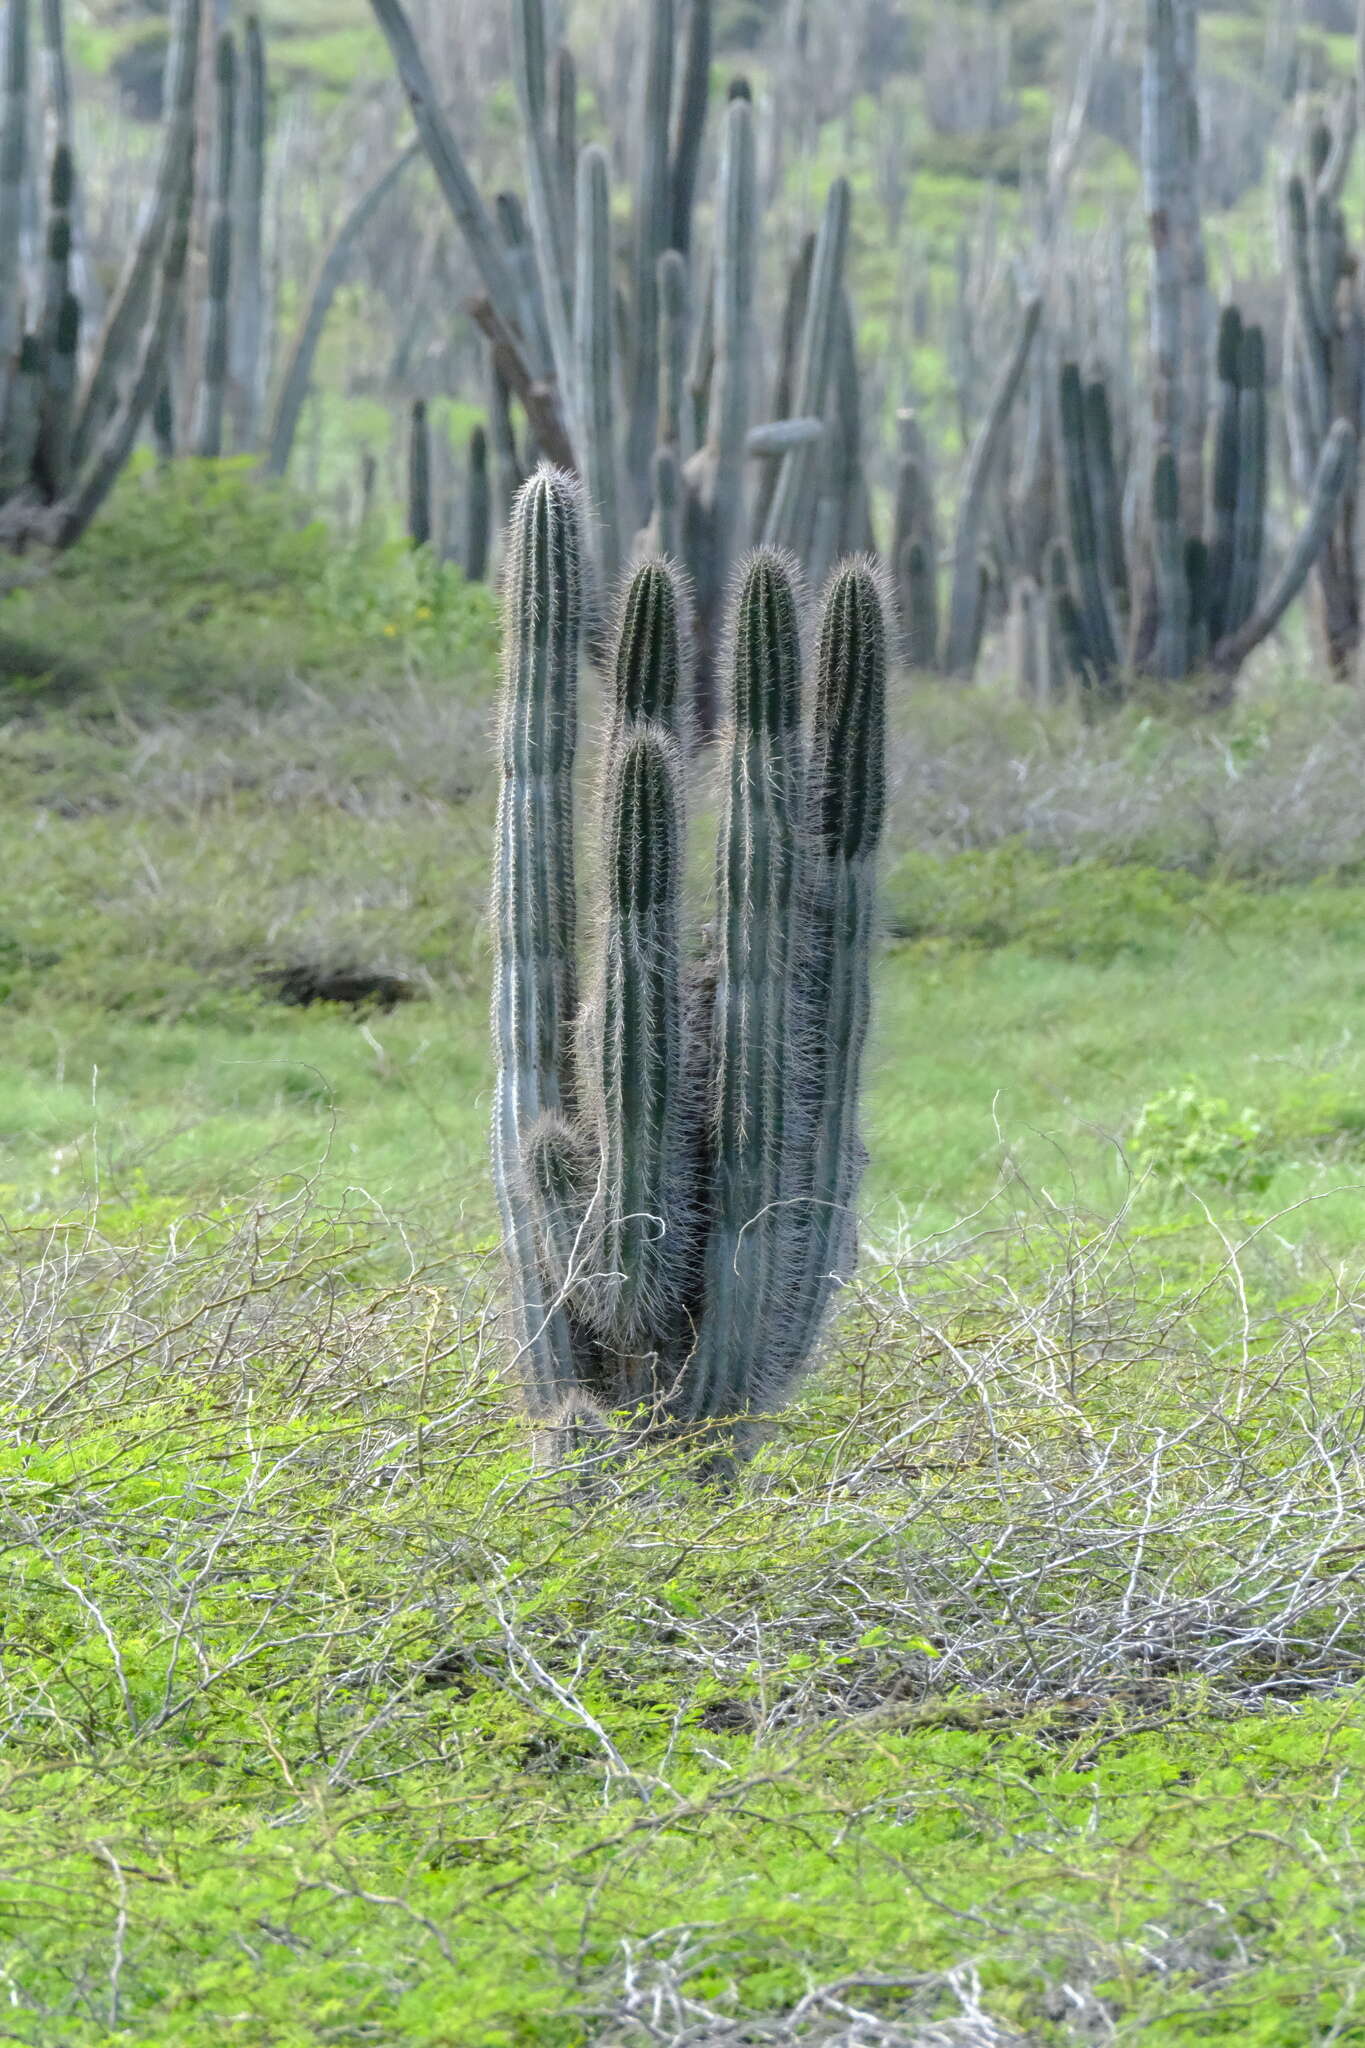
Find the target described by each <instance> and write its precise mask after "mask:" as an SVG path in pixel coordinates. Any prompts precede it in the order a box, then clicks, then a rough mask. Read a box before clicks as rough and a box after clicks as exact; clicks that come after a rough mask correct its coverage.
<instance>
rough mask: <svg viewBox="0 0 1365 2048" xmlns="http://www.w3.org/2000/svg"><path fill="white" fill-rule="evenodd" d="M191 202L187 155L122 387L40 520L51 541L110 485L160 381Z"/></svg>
mask: <svg viewBox="0 0 1365 2048" xmlns="http://www.w3.org/2000/svg"><path fill="white" fill-rule="evenodd" d="M193 208H194V159H193V156H192V155H190V156H187V157H186V159H185V161H184V164H183V167H182V171H181V183H180V190H179V193H178V195H177V197H176V201H175V206H174V210H173V212H172V216H171V221H170V228H169V232H168V234H167V236H166V238H165V242H164V244H163V247H162V253H161V265H160V269H159V270H158V272H157V275H156V278H155V281H154V284H153V290H152V302H151V305H150V307H149V308H148V312H147V318H146V322H145V324H144V326H143V330H142V337H141V341H140V342H139V345H138V349H137V354H136V359H135V361H134V364H133V369H132V374H131V376H130V377H129V380H128V384H127V388H126V389H125V390H124V392H123V394H122V396H121V397H120V399H119V402H118V405H117V407H116V408H115V410H114V412H113V413H112V414H111V415H110V417H109V419H108V421H107V423H106V425H105V427H104V430H103V432H102V433H101V435H100V437H99V440H98V441H97V443H96V445H95V448H94V451H93V453H92V454H91V455H90V456H89V457H88V459H87V460H86V461H85V463H84V464H83V466H82V467H81V468H80V469H79V470H78V469H77V467H76V458H75V456H74V454H73V457H72V465H71V474H72V476H73V478H75V483H74V487H73V488H72V489H71V490H70V491H69V492H68V494H67V495H66V496H65V497H63V498H62V499H60V500H59V501H58V503H57V504H55V505H54V506H52V508H51V510H50V511H49V512H48V514H47V515H46V518H45V520H44V522H43V528H42V535H43V537H44V538H46V539H48V540H50V541H51V543H52V545H53V546H55V547H72V546H73V545H74V544H75V542H76V541H78V540H79V539H80V537H81V535H82V534H83V533H84V532H85V530H86V528H87V527H88V526H89V525H90V522H91V520H92V519H93V518H94V517H95V515H96V513H97V512H98V511H99V510H100V507H101V506H102V505H103V504H104V501H105V499H106V498H107V497H108V495H109V493H110V491H111V490H112V489H113V488H114V485H115V483H116V481H117V480H118V477H119V474H120V472H121V471H122V469H123V466H124V464H125V463H126V462H127V460H128V457H129V455H130V454H131V453H132V450H133V444H134V442H135V441H136V439H137V435H138V429H139V428H140V427H141V425H142V422H143V421H144V419H146V417H147V415H148V413H149V412H150V411H151V409H152V406H153V404H154V403H155V400H156V396H157V393H158V391H159V390H160V389H161V387H162V385H163V383H164V382H165V377H166V359H167V356H168V354H169V351H170V345H171V337H172V335H173V333H174V331H175V324H176V319H177V316H178V314H179V310H180V293H181V287H182V285H183V283H184V277H185V265H186V262H187V260H188V257H189V244H190V217H191V214H192V212H193Z"/></svg>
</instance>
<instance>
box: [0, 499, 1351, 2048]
mask: <svg viewBox="0 0 1365 2048" xmlns="http://www.w3.org/2000/svg"><path fill="white" fill-rule="evenodd" d="M495 648H496V626H495V620H494V617H493V614H492V607H491V604H490V601H489V599H488V597H487V595H486V593H484V592H483V591H476V590H466V589H464V588H463V587H462V585H461V584H460V582H459V579H458V577H457V576H456V575H455V574H454V573H453V572H440V573H437V572H433V571H432V570H431V569H430V568H428V567H425V566H423V565H421V564H419V563H415V562H414V560H413V558H412V557H411V556H410V555H409V554H408V553H407V552H406V551H405V550H403V549H401V548H398V547H390V546H387V545H383V544H368V543H367V544H365V545H363V546H360V547H357V548H354V549H343V548H340V547H338V546H337V545H336V544H335V543H333V542H332V541H331V540H330V539H329V537H328V535H327V534H326V532H325V531H324V530H323V529H321V528H319V527H316V526H311V527H310V526H300V525H299V524H298V522H297V519H296V518H295V517H294V516H293V514H292V511H291V508H290V507H289V505H288V503H287V501H284V500H272V499H270V498H268V497H265V496H261V495H257V494H254V493H253V492H251V491H250V490H249V489H248V488H247V486H246V484H245V481H244V479H243V477H242V475H241V473H240V472H239V471H237V470H236V469H234V468H233V467H232V466H230V465H229V466H226V467H224V468H223V469H221V470H219V471H198V472H196V471H194V470H189V471H187V472H186V474H184V475H179V476H176V477H175V478H174V479H172V480H165V479H158V478H157V477H156V476H155V475H154V474H142V475H139V476H135V477H133V478H131V479H130V480H129V481H128V482H127V483H126V485H125V486H124V488H123V489H122V491H121V494H120V496H119V499H118V501H117V503H116V506H115V508H114V510H113V511H112V512H111V514H110V516H109V518H108V520H107V521H106V522H105V523H103V524H102V525H101V526H100V527H99V528H98V529H97V530H96V532H95V534H94V535H93V536H92V538H91V540H90V542H89V543H88V545H87V546H86V547H85V548H84V549H83V550H82V551H81V552H80V553H79V554H77V555H76V556H74V557H73V558H71V559H70V560H68V561H66V562H63V563H62V564H60V565H59V566H58V568H57V569H56V570H55V571H54V572H53V573H52V574H51V575H42V576H35V577H34V579H33V580H32V581H31V582H30V583H29V584H28V586H27V587H26V588H23V589H20V590H18V591H15V592H12V593H11V595H10V596H9V597H8V598H7V599H6V600H5V602H4V604H3V607H0V665H2V666H3V671H4V680H3V683H2V684H0V794H2V795H3V803H2V804H0V855H2V857H3V871H4V874H5V878H6V886H5V889H4V892H3V910H2V911H0V980H2V981H3V987H4V995H5V1003H4V1017H5V1027H6V1028H5V1059H4V1062H3V1069H0V1183H3V1200H0V1211H2V1212H3V1219H4V1227H3V1238H0V1273H2V1274H3V1278H2V1279H0V1317H3V1321H2V1322H0V1328H2V1329H3V1332H4V1336H3V1349H2V1350H0V1356H3V1359H4V1378H5V1388H4V1391H5V1397H6V1402H7V1409H8V1418H9V1427H8V1431H7V1434H6V1438H5V1447H4V1449H3V1450H0V1486H2V1487H3V1489H4V1502H5V1505H4V1511H3V1522H4V1526H5V1529H6V1532H7V1539H8V1540H7V1544H6V1552H5V1573H6V1591H5V1598H4V1627H3V1648H2V1651H0V1712H2V1713H3V1726H4V1728H5V1731H6V1734H7V1736H8V1741H7V1742H6V1744H5V1759H6V1760H5V1763H4V1765H3V1767H2V1768H3V1772H4V1784H3V1796H0V1816H3V1817H2V1818H0V1837H3V1839H2V1840H0V1861H3V1864H4V1866H5V1867H6V1868H7V1869H8V1870H9V1871H10V1872H11V1873H12V1875H11V1878H10V1880H9V1884H8V1890H7V1895H6V1901H5V1904H4V1906H3V1907H2V1908H0V1915H3V1917H2V1918H0V1962H2V1963H3V1967H4V1970H5V1973H6V1983H7V1985H8V1986H9V1996H8V2002H7V2005H6V2009H5V2021H4V2025H5V2028H6V2030H7V2031H8V2032H9V2034H10V2035H11V2037H12V2038H14V2039H17V2040H22V2041H26V2042H29V2043H31V2044H32V2048H54V2044H58V2043H61V2044H68V2043H69V2044H86V2043H94V2042H104V2041H127V2042H129V2043H137V2044H147V2048H150V2044H153V2043H166V2044H171V2043H174V2044H176V2048H200V2044H203V2048H208V2044H209V2043H214V2044H217V2043H220V2042H221V2041H223V2040H224V2039H232V2040H235V2041H241V2042H243V2043H248V2044H251V2048H299V2044H304V2043H309V2044H311V2043H321V2042H329V2043H356V2044H360V2043H366V2042H376V2041H382V2042H384V2043H386V2044H387V2043H390V2042H400V2041H401V2042H405V2043H406V2042H412V2043H420V2044H431V2048H437V2044H439V2048H456V2044H458V2048H473V2044H486V2048H493V2044H499V2048H521V2044H537V2043H542V2044H547V2048H551V2044H552V2048H568V2044H579V2043H584V2044H586V2043H589V2042H591V2043H593V2044H601V2043H617V2044H631V2048H634V2044H636V2043H641V2044H643V2043H645V2042H647V2041H658V2040H665V2041H675V2040H681V2039H685V2038H689V2036H688V2034H687V2032H686V2029H687V2028H689V2027H690V2028H692V2029H693V2034H692V2036H690V2038H696V2039H698V2040H706V2041H707V2042H712V2041H714V2042H724V2041H733V2042H735V2043H739V2042H741V2041H744V2042H764V2041H772V2042H779V2041H782V2042H788V2041H790V2042H797V2041H811V2042H817V2041H824V2042H829V2041H833V2040H836V2039H838V2040H848V2039H867V2040H869V2041H876V2042H878V2043H888V2044H896V2043H909V2044H916V2048H928V2044H930V2043H958V2044H967V2043H970V2044H972V2048H980V2044H985V2043H1006V2044H1007V2043H1020V2042H1024V2043H1034V2042H1039V2043H1050V2042H1057V2043H1082V2042H1092V2041H1095V2040H1115V2041H1125V2040H1134V2041H1136V2040H1139V2039H1140V2040H1142V2041H1143V2042H1153V2043H1160V2044H1163V2048H1165V2044H1185V2043H1190V2044H1193V2043H1195V2042H1201V2043H1202V2042H1207V2041H1210V2040H1218V2041H1227V2042H1229V2043H1232V2042H1237V2043H1238V2044H1247V2043H1254V2044H1258V2048H1301V2044H1302V2048H1306V2044H1308V2043H1316V2042H1319V2041H1327V2040H1337V2041H1347V2040H1351V2039H1353V2038H1355V2035H1354V2033H1353V2029H1354V2028H1356V2027H1358V2025H1359V2020H1358V2018H1357V2017H1356V2014H1357V2005H1356V2001H1357V1999H1358V1996H1359V1986H1360V1983H1361V1979H1362V1970H1365V1945H1363V1944H1362V1938H1361V1933H1360V1930H1361V1928H1362V1926H1365V1914H1362V1911H1361V1906H1362V1894H1363V1893H1365V1870H1363V1869H1362V1840H1365V1834H1363V1833H1362V1827H1363V1825H1365V1814H1362V1793H1361V1789H1360V1788H1361V1785H1362V1782H1365V1747H1363V1745H1365V1723H1363V1722H1362V1714H1361V1695H1360V1678H1361V1673H1362V1656H1363V1655H1365V1639H1362V1629H1361V1614H1362V1612H1363V1611H1365V1608H1363V1606H1362V1593H1363V1592H1365V1587H1363V1586H1362V1583H1361V1580H1362V1569H1363V1564H1362V1560H1363V1559H1365V1543H1362V1508H1363V1507H1365V1489H1363V1488H1362V1479H1363V1478H1365V1474H1362V1470H1361V1464H1360V1454H1359V1417H1360V1402H1361V1387H1362V1359H1361V1348H1360V1336H1359V1324H1358V1311H1357V1303H1358V1299H1359V1291H1360V1290H1359V1253H1360V1219H1361V1216H1362V1214H1363V1213H1365V1208H1363V1207H1362V1197H1361V1183H1362V1180H1363V1179H1365V1171H1363V1170H1362V1162H1363V1159H1365V1055H1363V1054H1362V1050H1361V1033H1360V1029H1359V1017H1360V1010H1361V1003H1362V1000H1365V981H1363V979H1362V973H1361V965H1360V963H1361V960H1362V957H1365V953H1363V948H1365V819H1362V815H1361V813H1360V807H1359V800H1358V791H1359V787H1360V775H1361V769H1362V763H1363V762H1365V717H1362V715H1361V714H1360V712H1359V711H1358V710H1357V708H1356V707H1355V705H1354V704H1353V703H1349V702H1346V701H1344V700H1341V699H1338V698H1333V697H1331V696H1329V695H1327V694H1325V693H1324V692H1322V691H1321V690H1316V689H1313V688H1311V687H1309V686H1306V685H1303V684H1300V683H1298V682H1297V681H1296V680H1295V679H1294V677H1293V676H1292V675H1280V674H1277V673H1275V672H1273V671H1272V672H1268V673H1267V674H1265V675H1264V676H1263V677H1262V679H1261V682H1260V685H1259V687H1258V688H1257V689H1255V690H1253V691H1252V692H1251V694H1250V696H1249V699H1248V702H1247V703H1246V704H1245V706H1244V707H1243V708H1242V709H1241V710H1239V711H1238V712H1237V713H1235V714H1234V715H1233V716H1232V717H1231V719H1230V720H1229V721H1228V722H1227V723H1225V724H1219V725H1217V726H1214V727H1210V726H1208V725H1207V724H1204V723H1193V724H1191V725H1190V726H1189V727H1188V728H1183V727H1182V725H1181V723H1180V721H1179V719H1178V718H1176V719H1173V720H1167V721H1164V722H1162V723H1161V724H1156V723H1154V722H1153V721H1152V720H1150V719H1148V718H1145V717H1144V716H1143V715H1142V714H1141V713H1140V711H1137V710H1134V711H1132V712H1129V713H1125V714H1124V716H1123V718H1122V719H1120V720H1116V721H1115V722H1114V723H1113V724H1112V725H1110V726H1106V727H1104V728H1100V729H1096V730H1086V729H1084V728H1082V727H1080V726H1078V725H1076V724H1075V723H1073V722H1071V721H1070V720H1069V719H1068V717H1066V716H1065V715H1063V714H1060V713H1059V714H1056V715H1055V716H1051V717H1049V718H1047V719H1042V718H1039V717H1037V716H1035V715H1034V714H1032V713H1030V712H1027V711H1024V710H1022V709H1020V708H1019V707H1018V706H1016V705H1015V704H1014V703H1013V702H1011V701H1010V700H1009V699H1008V698H1007V697H1005V696H1003V695H1002V694H999V693H997V692H995V691H993V690H992V689H991V688H989V687H986V688H982V689H978V690H977V691H975V692H973V693H971V694H970V695H969V696H966V697H958V696H952V695H950V694H949V693H948V692H946V691H944V692H942V693H939V692H936V691H921V692H915V693H912V692H910V691H908V690H901V691H900V692H899V693H898V696H897V700H896V704H895V726H896V736H895V743H894V759H895V767H896V785H897V806H898V812H897V823H896V828H895V832H894V835H893V843H894V858H893V862H892V867H891V872H890V874H889V876H888V923H889V929H888V932H887V935H886V938H885V942H884V945H883V948H882V952H881V957H880V961H879V965H878V976H877V978H878V993H879V1004H880V1010H879V1040H878V1051H877V1057H876V1063H875V1073H874V1079H873V1086H872V1092H871V1100H870V1104H869V1111H868V1134H869V1141H870V1144H871V1148H872V1157H873V1169H872V1176H871V1187H870V1194H871V1207H870V1211H869V1217H868V1224H867V1232H866V1246H865V1257H864V1264H863V1269H862V1275H861V1279H860V1284H859V1287H858V1289H857V1290H856V1293H855V1295H854V1297H853V1298H852V1299H851V1300H850V1301H849V1303H848V1305H847V1307H846V1310H845V1312H844V1314H843V1315H842V1317H841V1319H840V1322H839V1325H838V1328H837V1331H836V1333H835V1337H834V1340H833V1343H832V1347H831V1355H830V1357H829V1359H828V1361H827V1363H826V1364H825V1366H824V1368H823V1369H822V1371H821V1372H820V1373H819V1375H818V1376H817V1377H816V1379H815V1380H814V1382H813V1383H812V1385H811V1388H810V1389H809V1391H808V1395H807V1397H806V1399H805V1400H804V1401H803V1402H802V1403H801V1404H800V1405H799V1406H798V1407H797V1408H796V1409H794V1410H793V1411H792V1412H791V1413H790V1414H788V1415H787V1416H785V1417H783V1418H782V1419H781V1420H780V1422H779V1423H778V1424H777V1425H776V1426H775V1428H774V1431H773V1435H772V1440H771V1442H770V1443H769V1444H768V1445H767V1447H766V1448H765V1450H764V1451H763V1452H762V1454H761V1456H760V1458H759V1460H758V1462H757V1465H756V1467H755V1468H754V1470H753V1471H752V1472H751V1473H750V1474H749V1475H748V1476H747V1477H746V1479H745V1481H744V1483H743V1485H742V1486H741V1487H740V1489H739V1490H738V1491H737V1492H736V1493H734V1494H733V1495H724V1494H717V1493H714V1492H712V1491H710V1490H708V1489H706V1488H704V1487H700V1486H698V1485H697V1484H696V1483H695V1482H694V1481H692V1480H690V1479H688V1478H687V1476H686V1474H685V1473H680V1472H679V1471H678V1470H676V1469H675V1468H672V1467H670V1466H669V1465H668V1464H667V1463H651V1462H649V1461H647V1460H646V1461H641V1462H640V1463H638V1464H637V1465H634V1466H630V1467H626V1468H622V1469H619V1470H618V1471H616V1472H615V1473H614V1474H613V1475H612V1476H611V1477H610V1479H609V1481H608V1482H607V1483H606V1484H601V1483H599V1484H597V1485H595V1486H591V1485H576V1484H575V1483H574V1482H573V1481H572V1479H570V1480H565V1479H564V1478H563V1477H561V1478H558V1479H555V1480H548V1479H534V1478H532V1477H530V1476H529V1475H528V1470H527V1462H526V1455H525V1447H524V1442H523V1439H522V1436H521V1432H520V1429H519V1426H518V1424H517V1423H516V1420H515V1417H514V1415H513V1413H512V1409H511V1404H510V1403H509V1400H508V1398H507V1395H506V1392H505V1389H504V1385H503V1380H502V1377H501V1373H502V1364H503V1360H504V1355H505V1353H504V1344H503V1339H502V1333H501V1328H500V1321H499V1296H498V1289H497V1284H496V1273H495V1269H494V1266H493V1262H492V1259H491V1256H490V1252H491V1243H492V1239H491V1219H490V1202H489V1197H488V1192H487V1188H486V1183H485V1175H484V1168H483V1148H484V1129H485V1123H486V1100H485V1096H486V1088H487V1082H488V1054H487V1046H486V990H487V981H488V958H487V944H486V940H485V937H484V933H483V927H482V923H481V912H482V904H483V900H484V896H485V890H486V869H487V846H488V825H489V813H490V800H491V783H490V768H489V757H488V745H487V740H488V731H489V725H490V719H491V712H492V702H493V693H494V688H495ZM590 709H591V705H590ZM698 796H699V802H700V803H701V804H702V807H703V816H704V810H705V802H706V796H705V790H704V787H703V788H702V789H700V790H699V792H698ZM327 998H331V999H330V1000H328V999H327ZM858 2013H862V2014H865V2015H867V2016H868V2017H867V2018H866V2019H865V2020H864V2021H863V2022H859V2024H861V2025H862V2027H863V2032H862V2034H857V2033H856V2032H855V2033H851V2034H850V2033H848V2032H846V2031H845V2032H840V2031H839V2029H840V2028H844V2029H847V2028H850V2027H852V2026H853V2025H854V2020H853V2019H852V2018H850V2017H849V2015H850V2014H852V2015H856V2014H858ZM931 2029H937V2031H932V2030H931Z"/></svg>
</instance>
